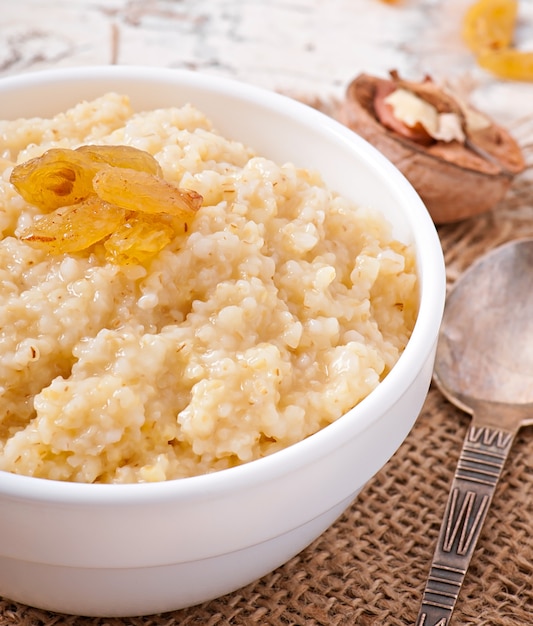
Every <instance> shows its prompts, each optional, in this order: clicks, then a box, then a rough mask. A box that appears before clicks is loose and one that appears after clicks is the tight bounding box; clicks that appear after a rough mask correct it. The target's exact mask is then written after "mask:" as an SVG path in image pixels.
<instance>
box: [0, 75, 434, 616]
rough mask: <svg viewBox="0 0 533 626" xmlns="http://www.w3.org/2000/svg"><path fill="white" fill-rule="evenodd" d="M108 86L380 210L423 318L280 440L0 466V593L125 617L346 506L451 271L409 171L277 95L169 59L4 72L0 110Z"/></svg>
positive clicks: (420, 390) (369, 472)
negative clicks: (128, 470) (361, 394)
mask: <svg viewBox="0 0 533 626" xmlns="http://www.w3.org/2000/svg"><path fill="white" fill-rule="evenodd" d="M109 90H115V91H119V92H121V93H125V94H128V95H129V96H130V97H131V99H132V102H133V104H134V106H135V107H142V108H148V107H149V108H153V107H159V106H168V105H176V104H180V103H184V102H186V101H190V102H192V103H193V104H195V105H196V106H197V107H198V108H200V109H201V110H202V111H203V112H205V113H206V114H207V115H208V116H209V117H210V118H211V119H212V120H213V121H214V123H215V126H216V127H217V128H218V129H219V130H220V131H222V132H223V133H225V134H226V135H231V136H233V137H234V138H237V139H239V140H241V141H243V142H245V143H246V144H249V145H250V146H252V147H254V148H255V149H256V150H257V151H258V152H259V153H262V154H263V155H265V156H268V157H271V158H273V159H274V160H276V161H278V162H282V161H293V162H294V163H295V164H297V165H299V166H303V167H310V168H316V169H318V170H319V171H320V172H321V173H322V174H323V176H324V178H325V180H326V182H327V183H328V184H329V186H331V187H332V188H334V189H336V190H337V191H339V192H340V193H342V194H344V195H346V196H348V197H351V198H353V199H354V200H356V201H357V202H358V203H360V204H366V205H371V206H376V207H378V208H380V209H381V210H382V211H383V212H384V213H385V215H387V217H388V218H389V219H390V220H391V221H392V222H393V224H394V226H395V230H396V236H397V237H399V238H401V239H403V240H405V241H411V242H414V244H415V246H416V250H417V261H418V270H419V284H420V311H419V315H418V321H417V323H416V327H415V329H414V332H413V334H412V337H411V339H410V341H409V343H408V345H407V348H406V349H405V352H404V353H403V355H402V356H401V358H400V360H399V362H398V363H397V365H396V366H395V367H394V368H393V370H392V372H391V373H390V374H389V375H388V377H387V378H386V379H385V380H384V382H383V383H381V384H380V385H379V387H378V388H377V389H376V390H375V391H374V392H373V393H372V394H371V395H370V396H369V397H367V398H366V399H365V400H363V402H361V403H360V404H359V405H358V406H357V407H355V408H354V409H352V410H351V411H350V412H349V413H347V414H346V415H345V416H343V417H342V418H341V419H339V420H338V421H337V422H335V423H334V424H332V425H330V426H328V427H327V428H325V429H324V430H322V431H321V432H319V433H317V434H315V435H313V436H312V437H310V438H308V439H307V440H305V441H302V442H300V443H298V444H296V445H293V446H292V447H290V448H288V449H285V450H283V451H281V452H278V453H276V454H274V455H272V456H270V457H267V458H264V459H261V460H259V461H254V462H252V463H249V464H247V465H243V466H240V467H237V468H234V469H230V470H224V471H221V472H219V473H215V474H211V475H206V476H199V477H195V478H187V479H183V480H178V481H169V482H165V483H156V484H136V485H87V484H72V483H61V482H55V481H48V480H43V479H36V478H29V477H24V476H16V475H11V474H8V473H5V472H0V512H1V514H0V595H2V596H5V597H7V598H10V599H13V600H18V601H20V602H23V603H27V604H29V605H33V606H36V607H41V608H45V609H50V610H54V611H61V612H66V613H74V614H79V615H93V616H133V615H141V614H150V613H154V612H160V611H168V610H174V609H179V608H182V607H185V606H188V605H192V604H196V603H200V602H202V601H206V600H209V599H212V598H214V597H217V596H220V595H223V594H225V593H228V592H231V591H232V590H235V589H237V588H239V587H241V586H244V585H245V584H247V583H250V582H252V581H254V580H255V579H257V578H259V577H261V576H263V575H265V574H267V573H268V572H270V571H272V570H273V569H274V568H276V567H277V566H279V565H281V564H283V563H284V562H286V561H287V560H288V559H289V558H291V557H292V556H294V555H295V554H297V553H298V552H299V551H301V550H302V549H303V548H304V547H306V546H307V545H308V544H309V543H310V542H312V541H313V540H314V539H315V538H316V537H318V536H319V535H320V534H321V533H322V532H323V531H324V530H325V529H326V528H327V527H328V526H329V525H330V524H332V522H333V521H334V520H335V519H336V518H337V517H338V516H339V515H340V514H341V513H342V512H343V511H344V510H345V509H346V507H347V506H348V505H349V504H350V503H351V502H352V501H353V500H354V498H355V497H356V496H357V494H358V493H359V491H360V490H361V489H362V488H363V486H364V485H365V484H366V483H367V481H368V480H369V479H370V478H371V477H372V476H373V475H374V474H375V473H376V472H377V471H378V470H380V469H381V468H382V467H383V465H384V464H385V463H386V462H387V461H388V459H389V458H390V457H391V456H392V454H393V453H394V452H395V451H396V450H397V448H398V447H399V446H400V444H401V443H402V442H403V440H404V439H405V437H406V436H407V434H408V433H409V431H410V429H411V427H412V426H413V424H414V422H415V420H416V418H417V416H418V414H419V412H420V409H421V407H422V404H423V402H424V400H425V397H426V394H427V390H428V387H429V383H430V380H431V375H432V368H433V359H434V352H435V346H436V339H437V333H438V328H439V324H440V321H441V316H442V311H443V306H444V296H445V274H444V263H443V257H442V251H441V246H440V243H439V239H438V237H437V234H436V232H435V229H434V226H433V223H432V221H431V219H430V218H429V216H428V213H427V211H426V209H425V207H424V206H423V204H422V202H421V200H420V199H419V197H418V196H417V194H416V193H415V192H414V190H413V189H412V187H411V186H410V185H409V184H408V182H407V181H406V180H405V179H404V177H403V176H402V175H401V174H400V173H399V172H398V171H397V170H396V169H395V168H394V167H393V166H392V165H391V164H390V163H389V162H388V161H387V160H386V159H385V158H384V157H382V156H381V155H380V154H379V153H378V152H377V151H376V150H375V149H374V148H372V147H371V146H370V145H369V144H367V143H366V142H364V141H363V140H361V139H360V138H359V137H357V136H356V135H355V134H354V133H353V132H351V131H349V130H347V129H346V128H344V127H343V126H341V125H340V124H338V123H336V122H334V121H332V120H331V119H329V118H327V117H326V116H324V115H322V114H320V113H318V112H317V111H315V110H313V109H311V108H308V107H306V106H304V105H302V104H299V103H297V102H294V101H292V100H290V99H288V98H285V97H282V96H280V95H277V94H275V93H270V92H267V91H264V90H260V89H257V88H254V87H251V86H249V85H245V84H241V83H237V82H231V81H228V80H223V79H219V78H215V77H212V76H206V75H202V74H197V73H188V72H182V71H174V70H165V69H155V68H134V67H94V68H77V69H62V70H52V71H44V72H40V73H34V74H25V75H20V76H15V77H10V78H6V79H3V80H0V119H8V118H16V117H22V116H24V117H27V116H45V115H52V114H55V113H57V112H59V111H61V110H64V109H65V108H66V107H68V106H70V105H73V104H75V103H77V102H79V101H80V100H81V99H84V98H92V97H96V96H99V95H101V94H102V93H104V92H106V91H109ZM353 558H354V561H355V560H356V559H357V555H356V554H354V555H353ZM361 566H362V567H364V563H363V564H362V565H361Z"/></svg>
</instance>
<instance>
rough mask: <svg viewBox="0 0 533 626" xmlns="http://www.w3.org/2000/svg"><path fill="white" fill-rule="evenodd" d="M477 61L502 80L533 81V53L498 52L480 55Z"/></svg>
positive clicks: (517, 51)
mask: <svg viewBox="0 0 533 626" xmlns="http://www.w3.org/2000/svg"><path fill="white" fill-rule="evenodd" d="M477 61H478V63H479V65H480V67H482V68H483V69H486V70H488V71H490V72H492V73H493V74H494V75H496V76H499V77H500V78H507V79H510V80H520V81H533V52H525V51H521V50H514V49H512V48H509V49H507V50H496V51H494V52H486V53H485V54H480V55H479V56H478V58H477Z"/></svg>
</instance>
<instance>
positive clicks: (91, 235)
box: [20, 194, 125, 254]
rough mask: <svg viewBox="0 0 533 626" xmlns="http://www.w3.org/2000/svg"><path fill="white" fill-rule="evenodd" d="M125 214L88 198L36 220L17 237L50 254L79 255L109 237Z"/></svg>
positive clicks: (97, 199)
mask: <svg viewBox="0 0 533 626" xmlns="http://www.w3.org/2000/svg"><path fill="white" fill-rule="evenodd" d="M124 218H125V211H124V209H123V208H122V207H118V206H115V205H112V204H109V203H108V202H102V200H101V199H100V198H98V196H96V195H94V194H93V195H91V196H89V197H88V198H86V199H85V200H83V201H82V202H79V203H78V204H72V205H70V206H66V207H59V208H58V209H56V210H55V211H53V212H52V213H47V214H46V215H43V216H42V217H40V218H38V219H36V220H35V222H34V223H33V225H32V226H31V227H30V228H28V229H27V230H26V231H23V232H22V233H21V235H20V238H21V239H22V240H23V241H27V242H28V243H31V244H33V245H35V246H37V247H40V248H44V249H46V250H48V251H50V252H52V253H55V254H60V253H63V252H79V251H80V250H85V249H86V248H89V247H90V246H92V245H93V244H95V243H97V242H98V241H100V240H101V239H104V238H105V237H107V236H109V235H110V234H111V233H112V232H113V231H115V230H116V229H117V228H118V227H119V226H120V225H121V224H122V223H123V221H124Z"/></svg>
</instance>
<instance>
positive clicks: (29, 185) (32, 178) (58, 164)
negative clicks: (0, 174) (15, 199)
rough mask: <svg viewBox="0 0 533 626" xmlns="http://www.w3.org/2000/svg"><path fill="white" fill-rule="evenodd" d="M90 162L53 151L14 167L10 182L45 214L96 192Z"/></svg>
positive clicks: (71, 154)
mask: <svg viewBox="0 0 533 626" xmlns="http://www.w3.org/2000/svg"><path fill="white" fill-rule="evenodd" d="M90 165H91V162H90V161H89V162H88V161H87V159H86V158H85V157H84V156H83V155H81V154H79V153H77V152H75V151H74V150H65V149H63V148H52V149H50V150H48V151H47V152H45V153H44V154H43V155H42V156H39V157H36V158H34V159H30V160H29V161H26V162H25V163H21V164H20V165H17V166H16V167H14V168H13V171H12V173H11V177H10V182H11V183H12V184H13V185H14V187H15V189H16V190H17V191H18V192H19V194H20V195H21V196H22V197H23V198H24V200H26V201H27V202H29V203H30V204H33V205H35V206H36V207H38V208H39V209H42V210H43V211H53V210H54V209H57V208H59V207H61V206H67V205H70V204H76V203H77V202H81V201H82V200H84V199H85V198H87V196H89V194H91V193H92V192H93V186H92V179H93V176H94V171H93V169H92V167H91V166H90Z"/></svg>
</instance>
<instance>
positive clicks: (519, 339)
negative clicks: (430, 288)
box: [416, 239, 533, 626]
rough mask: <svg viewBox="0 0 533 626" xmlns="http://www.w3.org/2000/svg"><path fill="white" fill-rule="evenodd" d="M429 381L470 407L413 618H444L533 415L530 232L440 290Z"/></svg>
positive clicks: (430, 622) (436, 621)
mask: <svg viewBox="0 0 533 626" xmlns="http://www.w3.org/2000/svg"><path fill="white" fill-rule="evenodd" d="M434 381H435V383H436V384H437V386H438V387H439V389H440V390H441V391H442V393H443V394H444V395H445V396H446V398H447V399H448V400H450V402H452V403H454V404H455V405H457V406H458V407H459V408H460V409H462V410H464V411H466V412H467V413H470V414H471V415H472V421H471V424H470V427H469V430H468V432H467V434H466V438H465V441H464V443H463V448H462V450H461V453H460V457H459V462H458V465H457V469H456V472H455V476H454V478H453V482H452V485H451V488H450V494H449V497H448V503H447V505H446V510H445V514H444V519H443V522H442V526H441V530H440V535H439V538H438V543H437V546H436V549H435V554H434V556H433V561H432V564H431V569H430V572H429V576H428V579H427V582H426V588H425V590H424V595H423V599H422V605H421V608H420V612H419V614H418V617H417V621H416V626H447V625H448V624H449V623H450V619H451V616H452V612H453V609H454V607H455V604H456V601H457V597H458V596H459V592H460V589H461V586H462V584H463V581H464V578H465V574H466V571H467V569H468V566H469V564H470V560H471V558H472V554H473V552H474V548H475V546H476V543H477V540H478V537H479V534H480V532H481V528H482V525H483V522H484V521H485V517H486V516H487V512H488V509H489V506H490V503H491V501H492V497H493V495H494V491H495V489H496V485H497V483H498V480H499V478H500V475H501V472H502V469H503V466H504V463H505V461H506V459H507V456H508V454H509V451H510V449H511V445H512V442H513V440H514V438H515V435H516V434H517V433H518V430H519V429H520V428H521V427H522V426H527V425H531V424H533V239H522V240H517V241H514V242H512V243H510V244H506V245H503V246H500V247H499V248H496V249H495V250H493V251H492V252H490V253H488V254H487V255H485V256H484V257H482V258H481V259H479V260H478V261H477V262H475V263H474V264H473V265H472V266H471V267H470V268H469V269H468V270H467V271H466V272H465V273H464V274H463V276H462V277H461V278H460V279H459V280H458V281H457V283H456V284H455V286H454V287H453V289H452V290H451V291H450V293H449V294H448V298H447V301H446V307H445V311H444V317H443V322H442V326H441V330H440V335H439V342H438V346H437V356H436V362H435V372H434Z"/></svg>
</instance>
